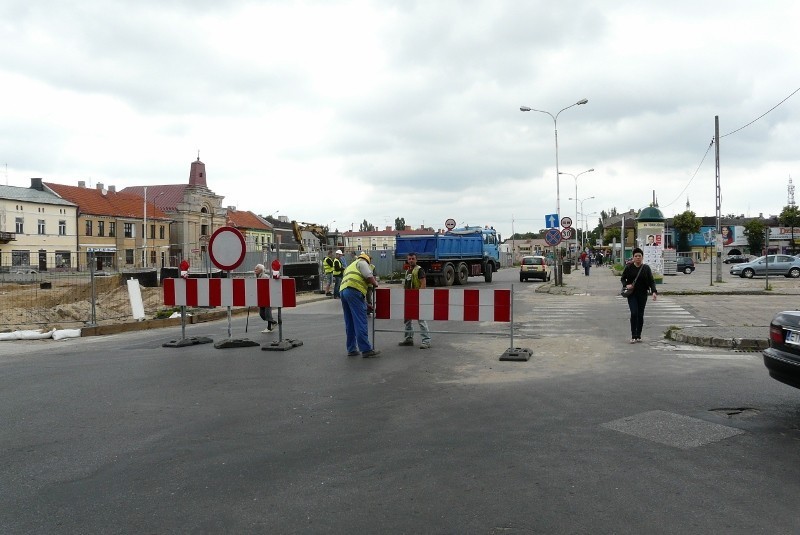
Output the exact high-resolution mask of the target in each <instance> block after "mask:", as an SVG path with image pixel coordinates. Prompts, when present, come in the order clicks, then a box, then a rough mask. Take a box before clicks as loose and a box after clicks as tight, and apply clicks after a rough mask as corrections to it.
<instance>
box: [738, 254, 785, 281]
mask: <svg viewBox="0 0 800 535" xmlns="http://www.w3.org/2000/svg"><path fill="white" fill-rule="evenodd" d="M767 258H768V257H766V256H760V257H758V258H756V259H755V260H751V261H750V262H745V263H744V264H736V265H735V266H732V267H731V275H739V276H740V277H747V278H748V279H752V278H753V277H754V276H756V275H766V274H767V265H769V274H770V275H783V276H784V277H794V278H797V277H800V258H797V257H796V256H789V255H785V254H771V255H769V262H767Z"/></svg>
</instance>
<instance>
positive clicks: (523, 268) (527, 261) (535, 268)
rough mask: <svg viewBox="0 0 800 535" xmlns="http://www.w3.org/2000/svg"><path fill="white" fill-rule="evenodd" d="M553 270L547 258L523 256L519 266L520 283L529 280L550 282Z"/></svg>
mask: <svg viewBox="0 0 800 535" xmlns="http://www.w3.org/2000/svg"><path fill="white" fill-rule="evenodd" d="M551 274H552V270H551V269H550V264H549V263H548V261H547V258H545V257H543V256H523V257H522V262H520V264H519V282H525V281H526V280H528V279H541V280H543V281H549V280H550V275H551Z"/></svg>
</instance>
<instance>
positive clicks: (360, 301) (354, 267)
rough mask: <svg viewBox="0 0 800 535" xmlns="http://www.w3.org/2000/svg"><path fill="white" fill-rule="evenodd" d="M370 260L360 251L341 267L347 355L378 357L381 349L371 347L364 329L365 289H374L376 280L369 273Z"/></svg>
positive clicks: (370, 270) (365, 311)
mask: <svg viewBox="0 0 800 535" xmlns="http://www.w3.org/2000/svg"><path fill="white" fill-rule="evenodd" d="M371 262H372V259H371V258H370V256H369V255H368V254H367V253H361V254H360V255H358V258H356V261H355V262H351V263H350V265H348V266H347V267H346V268H345V270H344V275H343V277H342V285H341V287H340V290H339V292H340V293H339V295H340V297H341V301H342V311H343V312H344V328H345V333H346V334H347V356H348V357H355V356H358V354H359V352H360V353H361V356H362V357H364V358H372V357H377V356H378V355H379V354H380V351H378V350H376V349H373V347H372V344H370V342H369V332H368V330H367V288H369V287H370V286H372V287H375V288H377V287H378V280H377V279H376V278H375V275H374V274H373V273H372V268H371V267H370V263H371Z"/></svg>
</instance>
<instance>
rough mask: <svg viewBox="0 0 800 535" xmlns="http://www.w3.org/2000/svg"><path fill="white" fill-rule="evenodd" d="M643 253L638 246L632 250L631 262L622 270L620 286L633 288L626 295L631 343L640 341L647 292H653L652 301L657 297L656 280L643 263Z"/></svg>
mask: <svg viewBox="0 0 800 535" xmlns="http://www.w3.org/2000/svg"><path fill="white" fill-rule="evenodd" d="M643 258H644V253H643V252H642V250H641V249H640V248H639V247H636V248H635V249H634V250H633V262H631V263H630V264H628V265H627V266H625V270H624V271H623V272H622V277H620V279H621V280H622V287H623V288H631V289H633V293H631V294H630V295H629V296H628V308H629V309H630V311H631V343H632V344H635V343H637V342H641V341H642V327H644V307H645V306H646V305H647V293H648V292H650V293H652V294H653V301H655V300H656V298H657V297H658V292H657V290H656V281H655V279H654V278H653V271H652V270H651V269H650V266H648V265H647V264H645V263H643V262H642V260H643Z"/></svg>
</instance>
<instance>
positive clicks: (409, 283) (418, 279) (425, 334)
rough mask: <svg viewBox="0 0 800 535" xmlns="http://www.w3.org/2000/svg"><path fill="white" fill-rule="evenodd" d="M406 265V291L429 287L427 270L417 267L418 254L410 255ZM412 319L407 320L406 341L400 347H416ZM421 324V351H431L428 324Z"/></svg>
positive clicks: (419, 322)
mask: <svg viewBox="0 0 800 535" xmlns="http://www.w3.org/2000/svg"><path fill="white" fill-rule="evenodd" d="M406 263H407V264H408V268H407V269H406V274H405V277H404V283H405V284H404V287H405V289H406V290H419V289H420V288H425V287H426V286H427V284H426V280H425V270H424V269H422V266H419V265H417V253H408V255H407V256H406ZM411 321H412V320H410V319H407V320H405V323H406V328H405V339H404V340H403V341H402V342H400V344H399V345H401V346H413V345H414V329H413V328H412V327H411ZM417 323H418V324H419V334H420V338H422V343H421V344H420V346H419V348H420V349H430V348H431V334H430V331H429V330H428V322H427V321H425V320H417Z"/></svg>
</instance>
